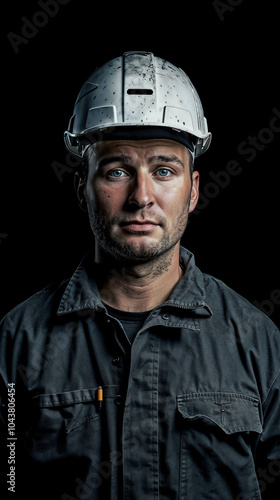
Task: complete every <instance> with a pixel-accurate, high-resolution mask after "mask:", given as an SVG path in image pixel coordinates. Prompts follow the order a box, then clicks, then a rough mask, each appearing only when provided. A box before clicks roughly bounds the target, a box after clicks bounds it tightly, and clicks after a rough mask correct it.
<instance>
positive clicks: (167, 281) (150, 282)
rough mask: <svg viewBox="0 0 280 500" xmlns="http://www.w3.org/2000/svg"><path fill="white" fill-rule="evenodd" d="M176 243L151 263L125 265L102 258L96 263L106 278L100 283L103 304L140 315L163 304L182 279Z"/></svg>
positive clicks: (178, 247) (178, 248)
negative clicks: (104, 271) (103, 270)
mask: <svg viewBox="0 0 280 500" xmlns="http://www.w3.org/2000/svg"><path fill="white" fill-rule="evenodd" d="M179 251H180V246H179V244H178V245H177V246H176V247H175V248H173V249H172V250H170V251H169V252H168V253H166V254H164V255H162V256H160V257H158V258H157V259H154V260H153V261H151V262H146V263H141V264H133V265H130V266H126V265H124V264H119V263H116V262H114V264H113V265H112V261H110V262H109V259H108V258H106V256H105V257H104V256H103V257H102V261H100V260H101V259H100V260H99V259H98V263H100V264H101V265H102V268H104V269H105V270H106V269H108V272H107V275H106V277H105V278H104V280H103V281H102V283H100V285H99V287H100V290H99V291H100V296H101V299H102V301H103V302H105V303H106V304H108V305H109V306H111V307H114V308H116V309H119V310H121V311H128V312H129V311H130V312H142V311H149V310H151V309H154V308H155V307H157V306H158V305H160V304H163V303H164V302H165V301H166V300H167V299H168V297H169V295H170V293H171V292H172V290H173V288H174V287H175V285H176V284H177V283H178V281H179V280H180V279H181V278H182V275H183V271H182V269H181V267H180V265H179Z"/></svg>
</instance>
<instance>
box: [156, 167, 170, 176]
mask: <svg viewBox="0 0 280 500" xmlns="http://www.w3.org/2000/svg"><path fill="white" fill-rule="evenodd" d="M171 173H172V172H170V170H168V168H160V169H159V170H158V174H159V176H160V177H168V176H169V174H171Z"/></svg>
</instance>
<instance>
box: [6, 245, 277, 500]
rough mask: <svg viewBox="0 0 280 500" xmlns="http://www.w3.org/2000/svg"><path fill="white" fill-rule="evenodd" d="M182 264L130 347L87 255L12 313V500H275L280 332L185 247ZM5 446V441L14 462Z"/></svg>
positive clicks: (9, 340)
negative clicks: (264, 497)
mask: <svg viewBox="0 0 280 500" xmlns="http://www.w3.org/2000/svg"><path fill="white" fill-rule="evenodd" d="M181 266H182V267H183V268H184V270H185V274H184V277H183V278H182V279H181V281H180V282H179V283H178V284H177V286H176V287H175V288H174V290H173V292H172V293H171V295H170V297H169V299H168V300H167V301H166V302H165V303H164V304H163V305H161V306H158V307H156V308H155V309H154V310H153V311H152V312H151V313H150V314H149V316H148V318H147V319H146V321H145V323H144V325H143V327H142V328H141V329H140V330H139V332H138V334H137V336H136V338H135V340H134V342H133V345H130V342H129V340H128V339H127V337H126V335H125V333H124V330H123V328H122V326H121V324H120V323H119V321H118V320H116V319H114V318H113V317H111V316H110V315H109V314H108V313H107V311H106V308H105V306H104V305H103V304H102V302H101V300H100V296H99V293H98V289H97V285H96V281H95V278H96V273H98V272H99V271H98V269H97V268H96V265H95V264H94V263H93V257H92V255H91V254H88V255H87V256H86V258H85V259H84V260H83V262H82V263H81V265H80V266H79V267H78V269H77V270H76V272H75V273H74V274H73V276H72V277H71V279H70V280H69V281H67V282H64V283H62V284H61V285H59V286H50V287H48V288H46V289H44V290H42V291H40V292H39V293H37V294H36V295H34V296H33V297H31V298H30V299H28V300H27V301H25V302H24V303H23V304H20V305H19V306H17V307H16V308H15V309H13V310H12V311H11V312H10V313H8V314H7V316H6V317H5V318H4V320H3V321H2V334H1V347H0V352H1V377H2V379H3V380H2V381H1V396H2V399H3V405H4V406H3V407H2V420H3V421H6V423H7V415H10V414H9V413H8V411H7V409H8V408H12V407H13V405H11V404H10V406H9V400H8V401H7V395H9V394H10V393H9V392H8V387H14V388H15V393H14V396H15V420H14V423H15V428H14V427H13V426H12V421H11V420H10V421H8V430H14V431H15V434H14V435H15V437H16V440H15V441H14V446H15V463H16V469H15V471H16V479H15V482H16V495H18V496H14V494H12V495H13V496H12V498H20V499H22V498H26V499H28V500H31V499H32V500H33V499H36V500H42V499H46V500H58V499H59V500H78V499H79V500H80V499H81V500H89V499H90V500H107V499H110V500H120V499H122V500H158V499H160V500H167V499H168V500H173V499H174V500H175V499H176V500H179V499H180V500H185V499H187V500H201V499H202V500H204V499H207V500H208V499H209V500H210V499H211V500H256V499H260V498H261V495H263V494H265V493H266V492H268V491H270V494H269V497H268V498H269V500H271V499H272V498H275V499H276V498H277V499H278V498H279V490H278V493H275V496H273V494H272V493H271V491H272V490H271V487H272V486H274V485H276V484H277V480H278V479H279V476H280V453H279V434H280V429H279V427H280V396H279V385H280V384H279V368H280V342H279V331H278V330H277V328H276V327H275V325H274V324H273V323H272V322H271V321H270V320H269V319H268V318H267V317H266V316H265V315H264V314H262V313H261V312H260V311H259V310H258V309H256V308H255V307H253V306H252V305H251V304H250V303H248V302H247V301H246V300H245V299H244V298H242V297H241V296H239V295H238V294H237V293H235V292H234V291H232V290H231V289H230V288H228V287H227V286H226V285H225V284H224V283H222V282H221V281H219V280H217V279H215V278H213V277H211V276H209V275H206V274H203V273H201V272H200V271H199V269H198V268H197V267H196V266H195V262H194V257H193V256H192V254H190V252H188V251H187V250H185V249H183V248H181ZM13 383H14V384H15V386H11V385H10V386H8V384H13ZM99 386H101V387H102V388H103V396H104V399H103V402H101V403H99V402H98V400H97V388H98V387H99ZM10 401H11V400H10ZM12 413H13V410H12ZM12 416H13V415H12ZM9 437H10V438H11V435H10V434H9ZM7 443H9V444H10V443H13V441H12V440H11V439H10V440H9V441H8V440H6V435H5V437H4V446H3V447H2V449H4V451H5V454H9V450H11V447H10V448H8V447H7V446H6V445H7ZM5 456H6V455H5ZM10 458H11V457H10ZM5 461H6V462H7V458H5ZM9 467H10V465H8V472H9ZM8 477H11V476H8ZM5 478H6V477H5ZM3 484H4V486H5V487H6V486H8V484H7V485H5V483H3V481H2V487H3Z"/></svg>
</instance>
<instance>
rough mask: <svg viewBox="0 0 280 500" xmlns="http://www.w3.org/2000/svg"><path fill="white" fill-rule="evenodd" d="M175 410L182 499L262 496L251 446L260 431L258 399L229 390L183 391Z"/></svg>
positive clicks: (224, 499)
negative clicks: (179, 442)
mask: <svg viewBox="0 0 280 500" xmlns="http://www.w3.org/2000/svg"><path fill="white" fill-rule="evenodd" d="M177 411H178V416H179V425H180V430H181V450H180V499H182V500H185V499H188V500H196V499H197V498H207V499H211V500H212V499H213V500H214V499H216V498H219V499H220V500H228V499H229V498H241V496H242V498H250V499H254V500H255V499H260V498H261V497H260V493H259V487H258V481H257V477H256V472H255V465H254V459H253V452H252V449H253V447H254V443H256V441H257V439H258V436H259V434H260V433H261V432H262V425H261V421H260V415H259V401H258V400H257V399H255V398H253V397H250V396H247V395H243V394H236V393H231V392H205V393H195V394H182V395H179V396H178V397H177ZM194 485H195V488H194ZM209 485H211V488H210V486H209ZM209 488H210V489H209ZM205 492H208V496H205ZM243 495H244V496H243Z"/></svg>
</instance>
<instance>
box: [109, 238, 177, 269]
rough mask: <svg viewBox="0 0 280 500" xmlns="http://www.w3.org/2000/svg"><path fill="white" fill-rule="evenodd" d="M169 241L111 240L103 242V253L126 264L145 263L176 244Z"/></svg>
mask: <svg viewBox="0 0 280 500" xmlns="http://www.w3.org/2000/svg"><path fill="white" fill-rule="evenodd" d="M168 243H169V242H167V241H141V242H140V241H138V242H129V243H126V242H120V241H110V242H106V244H105V245H104V244H101V248H102V251H103V253H105V254H106V255H107V256H110V257H111V258H114V259H115V260H117V261H119V262H124V263H125V264H126V265H129V264H130V265H132V264H135V265H136V264H143V263H146V262H150V261H152V260H154V259H157V258H158V257H160V256H161V255H162V254H164V253H166V252H168V251H169V250H170V248H172V247H173V246H174V245H170V244H168Z"/></svg>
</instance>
